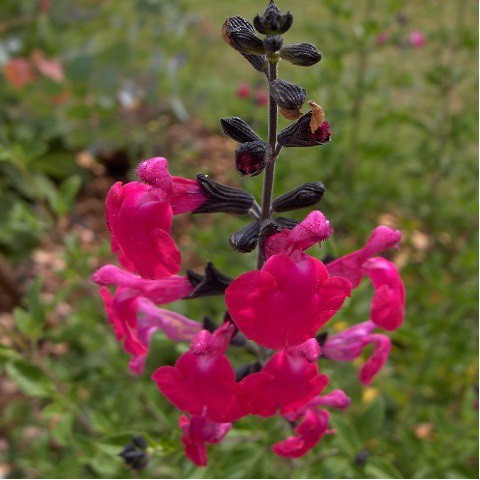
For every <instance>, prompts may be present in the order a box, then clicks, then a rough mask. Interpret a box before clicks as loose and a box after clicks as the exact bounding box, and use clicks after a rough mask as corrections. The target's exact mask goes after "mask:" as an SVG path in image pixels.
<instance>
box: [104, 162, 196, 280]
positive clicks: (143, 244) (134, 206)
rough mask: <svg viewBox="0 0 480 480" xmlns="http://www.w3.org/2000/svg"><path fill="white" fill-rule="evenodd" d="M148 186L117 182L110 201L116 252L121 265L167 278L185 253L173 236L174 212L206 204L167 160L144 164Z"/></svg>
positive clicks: (140, 172) (147, 275) (143, 176)
mask: <svg viewBox="0 0 480 480" xmlns="http://www.w3.org/2000/svg"><path fill="white" fill-rule="evenodd" d="M137 173H138V175H139V176H140V178H141V179H142V180H144V181H145V182H146V183H140V182H130V183H127V184H125V185H122V184H121V183H120V182H117V183H116V184H115V185H113V186H112V188H111V189H110V191H109V192H108V196H107V200H106V219H107V226H108V229H109V230H110V233H111V236H112V251H113V252H116V253H118V258H119V261H120V263H121V265H122V266H123V267H124V268H126V269H127V270H130V271H131V272H133V273H139V274H140V275H141V276H142V277H145V278H150V279H154V278H163V277H169V276H170V275H173V274H175V273H177V272H178V271H179V270H180V264H181V254H180V252H179V250H178V248H177V246H176V244H175V242H174V240H173V239H172V237H171V236H170V229H171V227H172V218H173V214H175V213H183V212H186V211H191V210H194V209H196V208H197V207H198V206H199V205H201V204H202V203H204V202H205V197H204V195H203V194H202V193H201V188H200V186H199V185H198V184H197V182H195V181H193V180H187V179H184V178H181V177H172V176H170V174H169V173H168V169H167V161H166V160H165V159H164V158H153V159H150V160H147V161H145V162H143V163H142V164H140V166H139V167H138V171H137Z"/></svg>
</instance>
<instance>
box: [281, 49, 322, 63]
mask: <svg viewBox="0 0 480 480" xmlns="http://www.w3.org/2000/svg"><path fill="white" fill-rule="evenodd" d="M280 58H282V59H283V60H286V61H287V62H290V63H293V65H299V66H300V67H310V66H311V65H315V64H316V63H318V62H319V61H320V60H321V59H322V55H321V54H320V52H319V51H318V50H317V49H316V47H315V46H314V45H312V44H311V43H294V44H292V45H285V46H284V47H282V49H281V50H280Z"/></svg>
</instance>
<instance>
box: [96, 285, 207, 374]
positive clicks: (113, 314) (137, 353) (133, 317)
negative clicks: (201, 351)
mask: <svg viewBox="0 0 480 480" xmlns="http://www.w3.org/2000/svg"><path fill="white" fill-rule="evenodd" d="M100 296H101V297H102V299H103V302H104V304H105V310H106V312H107V316H108V320H109V322H110V323H111V324H112V326H113V329H114V332H115V335H116V337H117V340H118V341H120V342H122V343H123V348H124V350H125V352H126V353H128V354H130V355H131V356H132V359H131V361H130V364H129V365H130V369H131V370H132V371H133V372H134V373H136V374H137V375H141V373H142V371H143V367H144V365H145V360H146V358H147V355H148V348H149V345H150V339H151V337H152V335H153V334H154V333H155V332H156V331H157V330H162V331H163V332H164V333H165V334H166V335H167V337H168V338H170V339H171V340H175V341H189V340H191V339H192V337H193V336H194V335H195V334H196V333H198V332H199V331H200V330H201V325H200V324H199V323H198V322H195V321H193V320H190V319H188V318H186V317H184V316H183V315H180V314H178V313H175V312H171V311H169V310H164V309H161V308H157V307H156V306H155V305H154V304H153V303H151V302H150V301H149V300H148V299H146V298H141V297H139V294H138V291H136V290H134V289H131V288H125V287H119V288H117V291H116V293H115V295H113V296H112V295H111V293H110V292H109V290H108V288H106V287H102V288H100ZM170 298H171V297H170ZM172 300H174V299H173V298H171V299H170V300H169V301H172Z"/></svg>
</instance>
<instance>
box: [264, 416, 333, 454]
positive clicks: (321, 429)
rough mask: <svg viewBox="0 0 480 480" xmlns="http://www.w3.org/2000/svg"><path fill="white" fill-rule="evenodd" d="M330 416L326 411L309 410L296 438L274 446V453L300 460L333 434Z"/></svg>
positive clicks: (290, 438)
mask: <svg viewBox="0 0 480 480" xmlns="http://www.w3.org/2000/svg"><path fill="white" fill-rule="evenodd" d="M329 420H330V414H329V413H328V412H327V411H326V410H308V411H307V413H306V414H305V418H304V420H303V421H302V423H300V425H298V427H296V428H295V433H296V434H297V435H296V436H293V437H288V438H287V439H285V440H283V441H281V442H278V443H276V444H275V445H273V447H272V449H273V451H274V453H276V454H277V455H279V456H280V457H287V458H299V457H302V456H303V455H305V454H306V453H307V452H308V451H309V450H311V449H312V448H313V447H314V446H315V445H316V444H317V443H318V442H319V441H320V440H321V439H322V437H323V436H324V435H325V434H327V433H331V431H329V430H328V422H329Z"/></svg>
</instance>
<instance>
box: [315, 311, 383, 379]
mask: <svg viewBox="0 0 480 480" xmlns="http://www.w3.org/2000/svg"><path fill="white" fill-rule="evenodd" d="M375 328H377V326H376V325H375V324H374V323H373V322H371V321H368V322H363V323H359V324H358V325H355V326H354V327H351V328H348V329H346V330H344V331H343V332H340V333H338V334H336V335H333V336H331V337H328V338H327V341H326V342H325V344H324V345H323V346H322V352H323V354H324V355H325V357H327V358H331V359H332V360H338V361H341V362H349V361H351V360H354V359H355V358H357V357H359V356H360V354H361V353H362V350H363V349H364V348H365V347H366V346H367V345H370V344H373V354H372V355H371V356H370V358H369V359H368V360H367V361H366V362H365V364H364V365H363V366H362V368H361V369H360V375H359V378H360V381H361V382H362V383H363V384H364V385H370V383H371V382H372V379H373V377H374V376H375V375H376V374H377V373H378V372H379V371H380V370H381V368H382V367H383V366H384V365H385V362H386V361H387V359H388V356H389V354H390V349H391V341H390V339H389V338H388V337H387V336H386V335H382V334H378V333H372V331H373V330H375Z"/></svg>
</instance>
